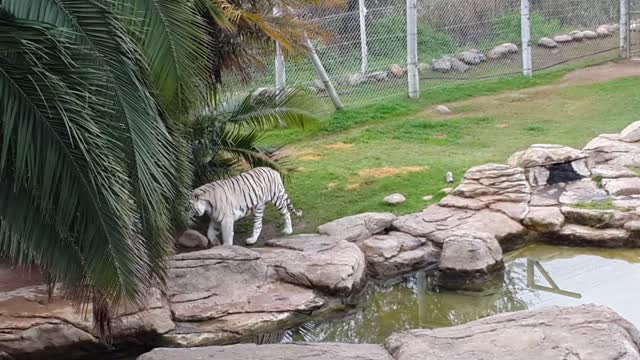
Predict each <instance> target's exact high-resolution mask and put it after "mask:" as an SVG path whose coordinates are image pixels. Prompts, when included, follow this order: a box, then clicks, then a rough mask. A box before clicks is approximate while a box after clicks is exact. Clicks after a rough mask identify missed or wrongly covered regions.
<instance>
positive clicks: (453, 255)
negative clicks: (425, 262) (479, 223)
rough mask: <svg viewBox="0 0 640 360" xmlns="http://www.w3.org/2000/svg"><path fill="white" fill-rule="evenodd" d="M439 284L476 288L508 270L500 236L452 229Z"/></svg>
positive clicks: (438, 280) (441, 260) (438, 279)
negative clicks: (503, 258)
mask: <svg viewBox="0 0 640 360" xmlns="http://www.w3.org/2000/svg"><path fill="white" fill-rule="evenodd" d="M438 269H439V273H438V278H437V283H438V285H439V286H441V287H445V288H449V289H456V290H457V289H462V290H464V289H470V290H472V289H475V288H477V287H478V285H480V284H482V283H484V282H486V281H487V280H489V278H490V276H491V275H492V274H494V273H496V272H499V271H501V270H502V269H504V263H503V262H502V248H501V247H500V244H499V243H498V241H497V240H496V238H495V237H494V236H493V235H491V234H487V233H481V232H474V231H456V232H452V233H451V234H450V235H448V236H447V237H446V238H445V239H444V243H443V245H442V255H441V257H440V263H439V265H438Z"/></svg>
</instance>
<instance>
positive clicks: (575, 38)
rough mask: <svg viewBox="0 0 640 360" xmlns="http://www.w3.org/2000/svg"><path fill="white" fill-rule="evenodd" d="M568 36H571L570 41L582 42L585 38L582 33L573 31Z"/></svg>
mask: <svg viewBox="0 0 640 360" xmlns="http://www.w3.org/2000/svg"><path fill="white" fill-rule="evenodd" d="M569 36H571V39H573V41H582V40H584V38H585V36H584V33H583V32H582V31H580V30H574V31H572V32H570V33H569Z"/></svg>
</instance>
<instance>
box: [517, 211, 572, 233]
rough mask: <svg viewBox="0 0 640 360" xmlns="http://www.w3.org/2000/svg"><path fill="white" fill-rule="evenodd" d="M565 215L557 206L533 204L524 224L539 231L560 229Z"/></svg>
mask: <svg viewBox="0 0 640 360" xmlns="http://www.w3.org/2000/svg"><path fill="white" fill-rule="evenodd" d="M564 221H565V217H564V215H563V214H562V212H561V211H560V209H559V208H558V207H557V206H532V207H530V208H529V213H528V214H527V217H526V218H525V219H524V225H525V226H527V228H529V229H530V230H533V231H535V232H538V233H543V234H544V233H550V232H555V231H559V230H560V229H561V228H562V225H564Z"/></svg>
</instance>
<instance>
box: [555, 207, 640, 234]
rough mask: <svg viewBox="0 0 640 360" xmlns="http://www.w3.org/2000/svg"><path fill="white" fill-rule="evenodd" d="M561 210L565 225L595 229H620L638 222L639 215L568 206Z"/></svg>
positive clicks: (631, 212) (630, 212)
mask: <svg viewBox="0 0 640 360" xmlns="http://www.w3.org/2000/svg"><path fill="white" fill-rule="evenodd" d="M561 210H562V213H563V214H564V216H565V218H566V219H567V223H571V224H576V225H584V226H589V227H592V228H596V229H600V228H621V227H623V226H624V224H626V223H627V222H630V221H634V220H640V214H639V213H638V212H637V211H620V210H617V209H610V210H595V209H579V208H574V207H570V206H563V207H562V209H561Z"/></svg>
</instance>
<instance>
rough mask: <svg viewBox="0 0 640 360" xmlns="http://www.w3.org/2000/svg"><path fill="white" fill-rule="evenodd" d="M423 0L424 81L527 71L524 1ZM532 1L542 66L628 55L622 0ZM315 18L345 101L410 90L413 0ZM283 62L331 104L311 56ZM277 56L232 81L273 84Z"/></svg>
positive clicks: (338, 8) (355, 3)
mask: <svg viewBox="0 0 640 360" xmlns="http://www.w3.org/2000/svg"><path fill="white" fill-rule="evenodd" d="M416 1H417V4H416V6H417V19H416V22H417V49H418V50H417V53H418V54H417V55H418V65H417V69H418V73H419V78H420V88H421V89H422V90H424V89H425V88H432V87H437V86H442V85H446V84H451V83H455V84H458V83H465V82H471V81H478V80H481V79H487V78H495V77H501V76H508V75H518V74H522V73H523V56H522V51H523V41H522V39H523V37H522V36H523V35H522V31H521V19H522V16H521V15H522V13H521V10H522V7H521V5H522V4H521V1H520V0H416ZM630 1H631V4H630V5H629V12H630V21H629V28H630V30H631V32H630V36H631V45H632V48H631V49H632V50H635V51H639V50H640V45H639V44H638V42H639V41H640V21H637V20H634V19H636V18H638V19H640V0H630ZM528 10H529V13H530V15H529V23H530V43H531V62H532V70H533V71H534V73H535V71H541V70H545V69H549V68H553V67H555V66H558V65H562V64H567V63H574V62H583V61H593V62H595V61H604V60H608V59H614V58H617V57H618V56H619V55H620V46H621V40H620V36H619V31H620V28H619V24H620V0H529V6H528ZM634 11H635V12H636V13H635V14H634ZM361 12H362V13H363V14H365V15H364V16H363V17H361ZM361 18H364V20H365V21H364V25H363V24H362V22H361ZM310 21H312V22H314V23H315V24H317V25H318V27H319V29H320V30H321V31H322V32H323V33H325V34H327V36H326V38H325V39H322V40H317V41H314V46H315V49H316V52H317V54H318V56H319V58H320V60H321V62H322V65H323V66H324V68H325V70H326V72H327V74H328V76H329V78H330V79H331V81H332V83H333V85H334V87H335V89H336V92H337V94H338V96H339V97H340V98H341V100H342V102H343V103H344V104H345V105H346V106H353V105H357V104H364V103H372V102H377V101H380V99H383V98H385V97H388V96H397V95H400V94H406V93H407V65H406V64H407V26H406V24H407V20H406V2H405V0H360V1H359V0H347V1H346V2H342V3H340V4H339V5H333V6H325V7H321V8H319V9H314V10H313V11H312V13H311V16H310ZM633 30H638V31H635V32H634V31H633ZM363 40H364V41H365V42H364V44H366V45H365V46H364V48H363ZM524 45H525V46H526V45H527V44H526V43H525V44H524ZM285 61H286V79H287V85H288V86H302V87H306V88H308V89H310V90H311V91H312V92H313V93H315V94H316V95H317V96H318V97H319V98H322V99H325V100H326V101H324V103H326V105H327V108H326V109H327V110H329V109H331V103H330V102H329V101H328V97H327V89H325V87H324V86H323V84H322V82H321V81H319V80H318V75H317V73H316V70H315V69H314V66H313V65H312V64H311V62H310V61H309V60H308V59H307V58H306V57H304V56H296V57H289V58H287V59H285ZM273 63H274V59H273V57H265V58H264V60H263V64H264V66H262V67H256V68H255V69H253V70H252V71H251V72H252V74H251V76H250V78H251V79H252V80H251V81H250V82H249V83H242V84H240V83H238V84H235V85H234V89H237V90H249V89H255V88H273V87H274V84H275V73H274V66H273ZM363 70H365V71H364V72H363Z"/></svg>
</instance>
